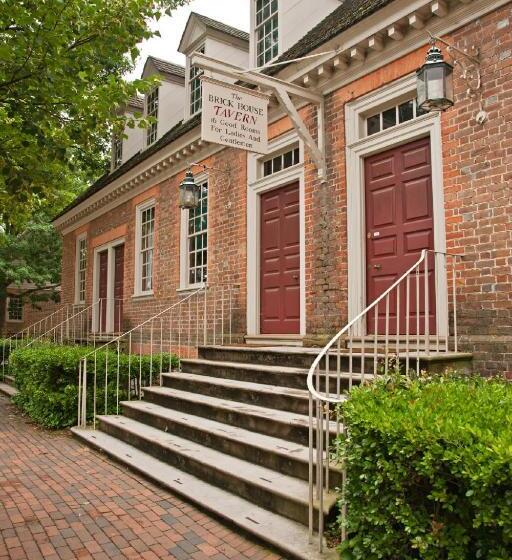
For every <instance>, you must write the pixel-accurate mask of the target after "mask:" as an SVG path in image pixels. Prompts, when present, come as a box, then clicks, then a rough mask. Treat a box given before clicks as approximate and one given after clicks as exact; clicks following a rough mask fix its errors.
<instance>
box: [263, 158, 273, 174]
mask: <svg viewBox="0 0 512 560" xmlns="http://www.w3.org/2000/svg"><path fill="white" fill-rule="evenodd" d="M263 175H264V176H265V177H268V176H269V175H272V161H271V160H268V161H266V162H265V163H264V164H263Z"/></svg>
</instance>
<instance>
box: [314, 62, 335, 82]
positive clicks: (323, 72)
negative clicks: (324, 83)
mask: <svg viewBox="0 0 512 560" xmlns="http://www.w3.org/2000/svg"><path fill="white" fill-rule="evenodd" d="M316 75H317V76H318V79H319V80H326V79H328V78H330V77H331V76H332V69H331V68H329V67H328V66H327V65H326V64H322V65H321V66H319V68H318V70H317V71H316Z"/></svg>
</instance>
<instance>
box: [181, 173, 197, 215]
mask: <svg viewBox="0 0 512 560" xmlns="http://www.w3.org/2000/svg"><path fill="white" fill-rule="evenodd" d="M200 194H201V187H200V186H199V185H196V182H195V180H194V175H193V174H192V171H191V170H190V169H188V171H187V173H186V174H185V178H184V179H183V181H182V182H181V185H180V197H179V207H180V208H181V209H182V210H194V209H195V208H197V207H198V206H199V199H200Z"/></svg>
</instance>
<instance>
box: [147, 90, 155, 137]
mask: <svg viewBox="0 0 512 560" xmlns="http://www.w3.org/2000/svg"><path fill="white" fill-rule="evenodd" d="M146 116H147V117H154V119H155V121H154V122H152V123H151V124H150V125H149V126H148V128H147V129H146V144H147V145H148V146H150V145H151V144H153V143H154V142H156V139H157V136H158V88H155V89H154V90H153V91H151V92H150V93H148V96H147V98H146Z"/></svg>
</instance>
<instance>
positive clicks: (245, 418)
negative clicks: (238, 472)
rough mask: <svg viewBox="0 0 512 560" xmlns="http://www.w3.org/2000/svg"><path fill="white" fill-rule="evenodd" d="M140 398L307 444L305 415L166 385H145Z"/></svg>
mask: <svg viewBox="0 0 512 560" xmlns="http://www.w3.org/2000/svg"><path fill="white" fill-rule="evenodd" d="M144 400H145V401H147V402H150V403H153V404H158V405H160V406H163V407H166V408H171V409H173V410H179V411H181V412H185V413H187V414H193V415H195V416H201V417H203V418H208V419H210V420H215V421H217V422H221V423H223V424H229V425H230V426H237V427H239V428H244V429H246V430H252V431H255V432H258V433H260V434H266V435H269V436H274V437H277V438H280V439H285V440H287V441H293V442H295V443H299V444H300V445H308V441H309V418H308V416H305V415H303V414H296V413H293V412H288V411H285V410H276V409H271V408H265V407H261V406H255V405H251V404H246V403H236V402H233V401H230V400H226V399H219V398H217V397H211V396H209V395H201V394H198V393H189V392H186V391H180V390H177V389H170V388H168V387H148V388H145V389H144ZM330 424H331V425H330V430H331V432H332V434H333V435H335V434H336V423H335V422H331V423H330Z"/></svg>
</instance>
